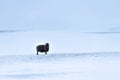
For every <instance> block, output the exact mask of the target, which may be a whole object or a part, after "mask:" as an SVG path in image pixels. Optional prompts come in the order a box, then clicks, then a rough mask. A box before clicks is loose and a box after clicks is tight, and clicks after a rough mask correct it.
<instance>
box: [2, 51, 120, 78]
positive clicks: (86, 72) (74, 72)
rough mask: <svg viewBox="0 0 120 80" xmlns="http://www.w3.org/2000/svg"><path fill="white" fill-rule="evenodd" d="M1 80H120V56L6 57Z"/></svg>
mask: <svg viewBox="0 0 120 80" xmlns="http://www.w3.org/2000/svg"><path fill="white" fill-rule="evenodd" d="M0 80H120V53H119V52H103V53H62V54H61V53H59V54H58V53H57V54H55V53H53V54H52V53H51V54H48V55H44V54H40V55H38V56H37V55H3V56H0Z"/></svg>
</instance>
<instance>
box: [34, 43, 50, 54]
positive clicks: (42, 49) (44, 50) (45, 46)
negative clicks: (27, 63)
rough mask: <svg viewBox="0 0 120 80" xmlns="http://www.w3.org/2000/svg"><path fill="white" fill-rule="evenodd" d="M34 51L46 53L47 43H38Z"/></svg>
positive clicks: (47, 49)
mask: <svg viewBox="0 0 120 80" xmlns="http://www.w3.org/2000/svg"><path fill="white" fill-rule="evenodd" d="M36 51H37V55H38V52H45V54H47V52H48V51H49V43H46V44H45V45H38V46H37V47H36Z"/></svg>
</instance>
